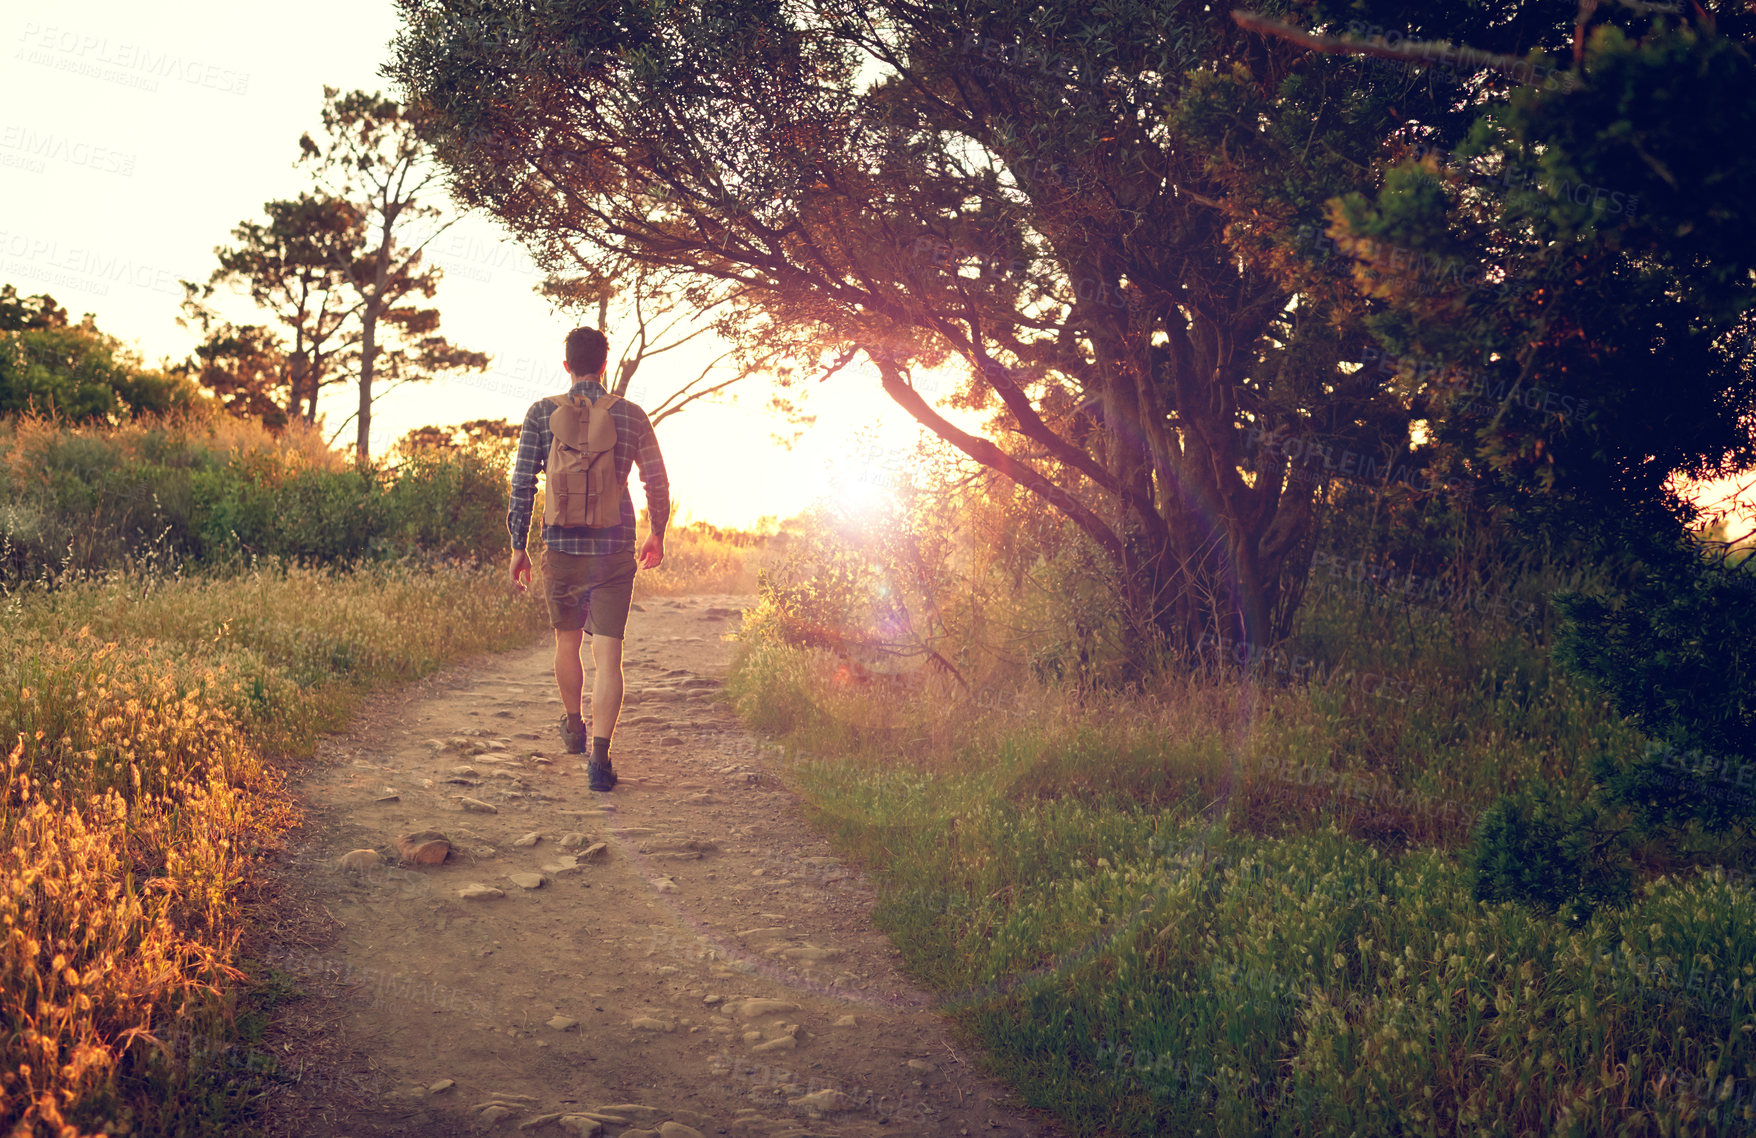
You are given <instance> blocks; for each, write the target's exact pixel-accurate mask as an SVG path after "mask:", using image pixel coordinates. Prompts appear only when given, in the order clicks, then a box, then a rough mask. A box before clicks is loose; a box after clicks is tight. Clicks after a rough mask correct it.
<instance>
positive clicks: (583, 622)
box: [543, 549, 634, 640]
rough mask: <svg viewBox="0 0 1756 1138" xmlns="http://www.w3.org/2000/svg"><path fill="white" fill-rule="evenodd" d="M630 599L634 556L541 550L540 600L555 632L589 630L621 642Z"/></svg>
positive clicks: (625, 626) (630, 554)
mask: <svg viewBox="0 0 1756 1138" xmlns="http://www.w3.org/2000/svg"><path fill="white" fill-rule="evenodd" d="M633 597H634V554H633V553H631V552H630V553H611V554H606V555H604V556H601V557H597V556H592V555H590V554H575V553H556V552H554V551H553V550H549V549H545V550H543V599H544V600H546V601H548V602H549V624H550V625H552V626H553V627H554V628H555V630H556V631H557V632H576V631H578V630H580V629H589V630H590V631H591V634H592V635H593V636H609V637H613V638H614V639H616V640H620V639H622V633H623V632H624V631H626V630H627V628H628V604H629V602H630V601H631V600H632V599H633Z"/></svg>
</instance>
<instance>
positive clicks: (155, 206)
mask: <svg viewBox="0 0 1756 1138" xmlns="http://www.w3.org/2000/svg"><path fill="white" fill-rule="evenodd" d="M395 30H396V18H395V12H394V9H393V8H392V6H391V4H390V0H345V2H343V0H308V2H305V3H300V4H298V5H294V6H279V7H274V8H263V7H255V6H242V5H237V4H231V3H217V2H214V0H198V2H180V3H177V4H175V5H172V4H166V3H163V2H162V0H161V2H158V3H121V2H117V0H57V2H56V3H54V4H48V3H33V2H32V0H23V2H9V3H8V4H7V6H6V8H5V9H3V10H0V37H4V49H5V55H4V58H5V61H6V63H5V67H4V68H0V107H3V108H5V109H4V110H0V282H9V283H11V284H14V285H16V286H17V287H18V289H19V291H20V292H21V293H24V294H27V295H28V294H31V293H36V292H43V291H46V292H49V293H50V294H51V295H53V296H54V297H55V298H56V299H57V300H58V301H59V302H60V303H61V304H62V305H63V306H64V307H66V308H67V310H68V311H69V312H70V313H71V314H72V315H73V316H74V317H75V318H78V317H79V316H80V315H81V314H83V313H85V312H92V313H95V314H96V316H97V321H98V326H99V327H100V328H102V329H104V330H105V331H107V332H109V333H111V334H112V335H115V336H117V337H119V338H120V339H122V340H123V341H124V342H126V343H129V344H131V345H132V346H133V347H134V348H135V349H136V350H137V351H138V352H139V353H140V354H141V355H142V356H143V357H144V358H145V359H146V361H147V362H148V363H157V362H158V361H160V360H161V359H163V358H166V357H169V358H170V359H173V360H180V359H182V358H184V357H185V356H187V355H188V353H189V351H190V350H191V349H192V348H193V347H194V344H195V340H196V337H195V336H194V334H193V333H192V332H190V331H188V330H186V329H183V328H180V327H178V326H177V316H178V311H179V310H178V302H179V300H180V298H181V296H182V289H181V287H180V286H179V284H178V282H179V280H181V279H190V280H205V279H206V278H207V276H208V274H209V273H210V272H211V271H212V269H213V267H214V264H215V262H214V257H213V248H214V246H215V245H218V244H221V243H223V242H227V241H228V240H229V237H230V231H231V229H232V227H233V226H235V225H237V224H238V223H239V222H240V221H242V220H244V219H246V218H252V219H254V218H259V217H260V216H261V210H262V203H263V202H265V201H267V200H269V199H271V198H278V197H292V196H295V195H297V194H298V193H299V191H300V190H302V189H305V188H307V187H308V186H309V185H310V180H309V177H308V175H307V174H305V173H304V172H303V171H301V170H297V169H295V168H294V166H293V160H294V158H295V157H296V156H297V154H298V139H299V136H300V134H302V133H303V132H305V131H307V130H315V129H316V128H317V126H318V114H319V110H320V107H321V103H322V94H323V86H324V85H325V84H328V85H330V86H334V87H340V88H342V89H344V90H345V89H349V88H355V87H360V88H365V89H367V90H380V89H383V90H388V89H389V88H388V85H387V84H386V83H385V82H384V81H383V80H382V79H381V78H380V77H379V76H378V68H379V67H380V66H381V64H382V63H383V61H384V60H385V58H386V57H387V51H386V45H387V43H388V42H389V40H390V39H391V37H392V35H393V34H394V33H395ZM430 257H431V259H432V260H433V261H435V262H437V263H438V264H440V265H442V266H444V267H445V268H446V270H447V274H446V279H445V281H444V283H443V284H442V285H441V286H440V289H439V293H438V295H437V296H436V297H435V301H434V303H435V304H436V305H437V306H438V308H439V309H440V311H441V313H442V315H443V325H442V327H443V330H444V331H445V332H446V334H447V335H448V336H449V337H450V338H451V341H452V342H453V343H455V344H459V345H461V346H464V347H468V348H472V349H475V350H477V351H481V352H485V353H487V354H488V355H490V356H492V357H493V359H494V365H493V368H492V370H491V371H489V372H488V373H486V374H483V375H476V376H470V377H466V378H462V379H457V380H447V381H440V382H436V383H432V384H423V385H412V386H408V387H404V388H402V389H400V390H398V391H394V392H392V393H390V394H389V395H387V396H386V397H385V398H384V399H382V400H381V401H379V403H378V404H377V407H376V410H375V412H374V424H373V448H374V450H375V451H377V452H380V453H381V452H382V451H383V450H384V449H385V448H387V447H389V446H390V445H391V444H392V443H393V442H395V440H396V439H397V438H398V437H400V436H401V435H402V434H403V433H405V432H406V431H408V430H410V429H412V428H414V427H418V426H425V425H428V424H433V425H448V424H455V423H459V422H463V421H465V420H469V419H479V418H505V419H512V420H514V421H517V420H518V419H519V418H520V417H521V416H522V414H523V412H524V409H525V408H526V407H527V406H528V405H529V404H530V402H531V401H532V400H534V399H536V398H539V397H541V396H543V395H548V394H554V393H556V392H559V391H561V390H564V387H565V382H566V381H565V377H564V375H563V373H562V372H561V369H560V358H561V352H562V349H561V339H562V337H563V336H564V335H565V333H566V331H567V329H568V327H569V326H570V322H569V321H567V320H565V318H563V317H561V316H559V315H557V314H556V313H554V312H552V311H551V310H550V308H549V306H548V304H547V302H545V301H544V300H542V299H541V298H540V297H538V296H536V295H535V294H534V293H533V292H532V286H533V285H535V284H536V283H537V276H536V274H535V273H534V272H533V271H532V268H531V266H530V263H529V260H528V258H526V257H525V256H524V254H523V253H522V251H521V250H520V249H519V248H518V247H517V246H516V245H514V244H512V243H511V242H508V241H506V240H504V239H503V237H502V233H501V231H500V230H499V229H498V227H497V226H496V224H495V223H494V222H493V221H491V220H489V219H487V218H485V217H481V216H470V217H467V218H465V219H464V220H463V221H462V222H460V223H459V224H457V225H456V226H454V227H453V228H452V229H451V230H449V231H448V232H446V233H445V234H444V235H442V236H441V237H440V238H439V239H438V241H437V242H436V243H435V244H434V245H433V246H432V247H431V249H430ZM228 315H230V316H232V318H233V319H234V320H237V321H238V322H240V323H244V322H250V321H251V320H252V319H260V316H254V315H253V314H252V312H251V311H250V306H249V303H248V301H247V300H246V301H241V302H240V303H239V305H238V306H236V307H234V308H233V309H232V310H231V311H230V312H229V313H228ZM616 332H617V330H616V329H614V328H612V329H611V350H612V359H614V358H615V353H616V352H617V351H618V350H619V348H620V341H619V339H618V337H617V335H616ZM678 354H679V355H680V354H681V353H678ZM661 360H663V361H664V362H663V363H659V362H656V361H655V363H653V364H649V365H648V366H647V368H645V369H643V370H642V373H641V374H640V375H639V376H638V377H637V378H636V381H635V384H634V387H633V390H632V391H631V392H630V395H631V396H632V397H633V398H634V399H635V401H636V402H640V403H645V404H647V405H649V406H653V405H656V404H658V403H659V402H660V401H662V399H663V398H664V396H665V395H667V394H669V392H670V391H671V390H673V388H674V386H675V385H676V384H678V383H680V382H681V381H682V380H684V379H686V378H688V377H692V376H693V375H694V374H695V372H696V370H697V369H698V368H699V366H700V364H699V362H695V363H692V364H691V363H689V362H688V361H685V360H678V361H676V362H675V363H672V362H671V361H670V357H661ZM921 378H922V379H923V380H927V381H931V382H935V383H937V384H938V386H937V388H933V389H925V390H924V393H925V394H928V395H929V397H935V396H937V395H940V394H943V393H944V392H945V390H946V388H948V386H949V377H944V376H931V377H921ZM747 386H748V388H749V389H748V390H747V391H745V392H743V393H742V395H741V396H740V395H737V394H734V393H728V396H727V397H722V398H721V399H720V401H719V402H717V403H715V404H713V405H702V404H696V405H695V406H693V407H691V408H690V409H689V410H688V411H686V412H684V413H683V414H681V415H678V416H675V417H673V418H672V419H670V420H667V421H666V422H665V423H664V424H663V425H662V426H661V428H660V432H659V440H660V444H661V446H662V448H663V450H664V452H665V455H666V461H667V465H668V467H669V468H670V473H671V481H672V487H673V492H674V494H675V497H676V500H677V503H678V507H679V510H680V513H681V516H683V517H693V518H697V519H705V520H708V521H713V522H717V523H720V524H729V525H746V524H749V523H750V522H752V521H754V520H755V519H757V518H758V517H761V516H763V515H773V516H776V517H788V516H791V515H793V514H795V513H797V512H798V511H800V510H801V509H803V508H805V507H806V506H808V505H810V504H811V503H812V501H813V500H815V499H816V498H818V497H819V496H821V495H822V494H823V493H824V492H825V491H826V490H828V489H829V488H830V486H831V482H832V475H836V474H839V477H841V478H842V479H844V480H845V479H846V478H848V477H852V478H854V479H856V480H861V481H869V480H870V478H871V477H872V476H873V474H874V473H875V471H874V470H873V469H872V468H874V467H877V468H883V467H885V466H887V465H894V464H897V463H904V464H906V463H909V462H910V458H909V455H910V452H911V449H912V446H913V443H914V440H915V439H916V438H917V436H918V433H919V432H918V430H917V428H916V426H915V424H914V422H913V420H911V419H910V418H909V417H908V416H907V415H906V414H904V413H903V412H902V411H901V410H900V409H899V408H897V407H896V406H895V405H894V404H892V403H891V402H890V400H889V399H887V398H885V397H884V395H883V394H882V392H880V391H879V390H878V385H877V382H876V377H875V376H874V375H872V374H871V373H870V372H869V371H867V370H863V369H862V368H860V367H857V366H856V367H850V368H848V369H847V370H845V371H844V372H842V373H841V374H840V375H838V376H837V377H836V378H835V379H832V380H831V381H830V382H829V384H827V385H824V386H822V387H818V388H814V390H813V397H812V398H811V399H810V401H809V403H808V409H809V410H810V411H813V412H815V413H816V414H817V416H818V419H817V422H816V424H815V425H814V426H812V427H811V428H810V429H809V430H808V431H807V432H806V433H805V435H804V436H803V438H801V439H800V440H799V442H798V443H797V445H796V446H794V447H793V448H792V449H791V450H788V449H786V448H784V447H782V446H780V445H778V444H777V443H776V442H775V441H774V439H773V434H774V432H776V431H781V432H783V433H790V432H787V431H786V428H785V425H784V424H782V423H779V422H777V421H775V420H773V419H772V418H771V417H770V416H769V415H767V414H766V413H765V411H764V407H765V404H766V398H765V393H764V390H763V389H762V388H761V387H759V386H756V385H754V384H750V385H747ZM356 401H357V396H355V395H354V394H353V393H352V392H351V391H345V390H343V389H336V390H335V391H334V392H333V393H331V394H330V395H328V396H327V397H326V400H325V402H324V404H323V407H322V411H323V413H324V414H325V416H326V417H327V419H328V422H329V424H330V425H331V426H332V427H334V426H338V425H340V424H341V422H342V420H343V419H344V418H345V417H346V415H347V414H348V413H349V412H350V411H351V410H352V409H353V404H354V403H355V402H356ZM953 417H954V418H956V419H959V420H961V421H963V422H965V423H966V424H970V425H973V424H971V423H970V417H969V416H966V415H954V416H953ZM343 438H344V441H345V440H351V438H352V433H351V428H349V430H348V431H347V432H346V433H345V434H344V436H343ZM636 492H637V493H638V489H636ZM1713 496H1716V495H1714V494H1711V493H1710V494H1707V495H1704V497H1708V498H1711V497H1713ZM1746 509H1747V510H1753V509H1756V507H1753V506H1746ZM1746 518H1747V520H1749V519H1756V514H1746Z"/></svg>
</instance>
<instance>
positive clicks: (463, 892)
mask: <svg viewBox="0 0 1756 1138" xmlns="http://www.w3.org/2000/svg"><path fill="white" fill-rule="evenodd" d="M457 895H458V896H459V897H461V898H463V899H464V900H465V901H485V900H487V899H488V898H490V897H504V896H506V892H505V890H502V889H496V888H494V887H493V886H492V885H483V884H481V883H480V882H471V883H470V884H468V885H465V886H464V887H463V888H462V889H459V890H458V891H457Z"/></svg>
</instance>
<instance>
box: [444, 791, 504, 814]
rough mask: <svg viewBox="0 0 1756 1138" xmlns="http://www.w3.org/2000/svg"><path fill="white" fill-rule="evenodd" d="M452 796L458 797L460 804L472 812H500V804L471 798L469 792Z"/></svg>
mask: <svg viewBox="0 0 1756 1138" xmlns="http://www.w3.org/2000/svg"><path fill="white" fill-rule="evenodd" d="M452 797H454V798H456V799H457V804H458V805H459V806H461V807H463V808H464V809H465V810H467V811H469V812H470V813H471V814H498V813H500V808H499V807H498V806H495V805H494V804H493V803H491V802H483V801H482V800H481V799H479V798H471V797H469V795H467V794H457V795H453V796H452Z"/></svg>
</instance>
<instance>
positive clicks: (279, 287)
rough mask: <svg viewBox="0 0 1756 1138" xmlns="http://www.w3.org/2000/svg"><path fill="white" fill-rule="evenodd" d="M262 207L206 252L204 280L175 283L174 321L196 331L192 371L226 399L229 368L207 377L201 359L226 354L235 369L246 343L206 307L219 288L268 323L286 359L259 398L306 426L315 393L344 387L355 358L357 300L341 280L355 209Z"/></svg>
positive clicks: (314, 199) (312, 418)
mask: <svg viewBox="0 0 1756 1138" xmlns="http://www.w3.org/2000/svg"><path fill="white" fill-rule="evenodd" d="M262 209H263V212H264V213H265V214H267V217H268V220H267V221H266V222H263V221H244V222H240V223H239V224H238V225H237V227H236V228H234V229H233V230H232V240H233V242H234V244H231V245H222V246H219V247H217V248H215V249H214V255H215V256H217V257H218V258H219V267H218V268H216V269H214V271H213V272H212V273H211V274H210V275H209V276H208V279H207V281H206V283H205V284H195V283H194V282H191V281H184V282H183V289H184V293H185V296H184V301H183V308H184V312H185V318H184V322H185V323H188V322H193V323H194V324H195V325H196V326H197V327H199V328H200V330H201V332H202V347H201V349H200V350H199V351H198V352H197V361H196V363H195V364H194V370H195V371H196V372H197V373H198V374H200V375H206V376H207V377H208V378H210V379H215V380H216V382H219V383H220V384H221V387H223V388H225V389H226V390H223V391H221V392H220V394H221V395H222V397H225V398H227V399H228V400H230V398H231V396H232V395H234V394H236V391H235V386H236V385H235V382H234V381H236V380H237V378H238V376H237V375H236V374H235V372H234V371H229V370H226V369H225V368H222V369H221V370H219V371H217V372H216V371H212V370H210V368H209V360H210V359H212V358H226V357H231V358H232V359H233V362H234V363H235V362H237V360H236V358H235V357H236V355H237V350H238V349H239V348H241V347H247V346H248V345H246V344H245V343H244V341H243V340H242V339H241V338H240V337H244V336H247V334H246V333H244V332H242V331H241V330H240V329H239V328H238V327H235V326H233V325H232V324H230V323H229V322H227V321H226V320H225V319H224V318H223V317H222V316H221V315H220V313H219V311H218V309H217V308H216V307H215V305H214V297H215V295H216V294H218V293H220V292H222V291H226V292H234V293H242V294H244V295H246V296H248V297H249V298H250V299H251V300H252V301H254V302H255V303H256V305H257V307H259V308H261V309H264V310H266V311H267V312H268V313H270V314H271V315H272V316H273V317H274V319H275V322H276V323H277V324H278V325H279V326H280V328H281V329H282V330H283V334H284V338H285V341H288V342H290V343H291V347H292V351H291V352H290V353H286V352H284V349H283V355H282V361H283V364H284V371H283V372H282V373H281V374H280V376H279V377H278V378H276V379H275V380H274V381H273V383H272V384H271V385H270V386H269V387H268V388H267V389H265V390H263V391H261V392H260V395H261V396H262V398H264V399H268V400H278V401H279V402H280V405H281V406H282V407H284V408H285V414H284V418H285V419H304V420H305V421H307V422H311V423H315V422H316V421H317V399H318V396H319V395H320V394H321V393H322V391H323V389H324V388H325V387H329V386H333V385H335V384H340V383H345V382H346V381H347V377H348V366H349V364H350V363H351V362H352V359H353V357H354V355H355V354H356V352H357V346H356V345H357V342H358V339H359V335H358V332H357V330H356V326H355V319H354V318H355V316H356V313H357V310H358V308H359V302H358V300H357V299H356V298H355V297H354V295H353V294H352V293H351V291H350V290H349V288H348V280H349V275H350V273H351V272H352V270H353V266H354V264H355V262H356V260H357V259H358V251H359V248H360V245H361V243H362V242H363V241H364V239H365V238H364V229H363V227H362V224H361V220H360V214H359V211H358V210H356V209H354V208H353V207H352V206H351V205H350V204H348V203H347V202H345V201H342V200H341V199H339V198H335V197H330V196H327V195H323V194H310V193H305V194H300V195H299V196H298V197H297V198H292V199H286V200H280V201H271V202H267V203H265V204H264V205H263V207H262ZM255 378H256V379H258V380H261V379H264V378H266V377H262V376H257V377H255ZM247 402H250V403H251V404H252V405H254V402H255V401H254V400H249V401H247ZM237 409H240V408H239V407H236V406H234V410H237Z"/></svg>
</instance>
